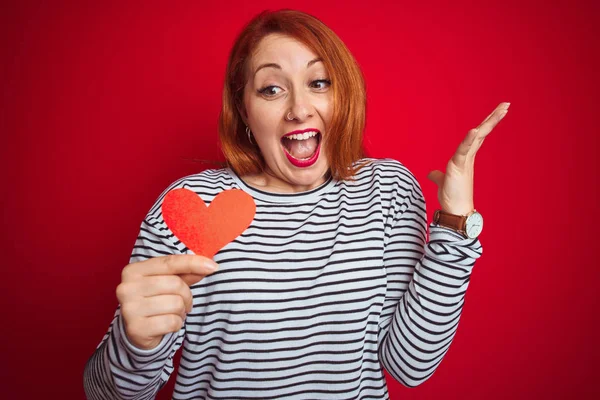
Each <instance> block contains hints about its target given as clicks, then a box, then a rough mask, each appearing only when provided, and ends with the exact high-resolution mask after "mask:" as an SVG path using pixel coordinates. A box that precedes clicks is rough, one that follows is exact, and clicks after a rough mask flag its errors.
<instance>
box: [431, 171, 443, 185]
mask: <svg viewBox="0 0 600 400" xmlns="http://www.w3.org/2000/svg"><path fill="white" fill-rule="evenodd" d="M427 179H429V180H430V181H432V182H433V183H435V184H436V185H437V186H438V187H441V186H442V183H443V182H444V173H443V172H442V171H438V170H435V171H431V172H430V173H429V174H428V175H427Z"/></svg>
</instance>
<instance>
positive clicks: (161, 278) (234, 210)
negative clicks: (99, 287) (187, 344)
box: [117, 189, 256, 349]
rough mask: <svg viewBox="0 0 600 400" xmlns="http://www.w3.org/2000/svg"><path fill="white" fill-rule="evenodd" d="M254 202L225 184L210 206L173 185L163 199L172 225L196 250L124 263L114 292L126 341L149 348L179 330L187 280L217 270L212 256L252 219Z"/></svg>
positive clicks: (188, 302)
mask: <svg viewBox="0 0 600 400" xmlns="http://www.w3.org/2000/svg"><path fill="white" fill-rule="evenodd" d="M255 212H256V205H255V204H254V200H253V199H252V197H251V196H250V195H248V194H247V193H245V192H243V191H241V190H226V191H223V192H221V193H220V194H219V195H218V196H216V197H215V198H214V199H213V201H212V203H211V205H210V207H206V204H205V203H204V201H202V199H201V198H200V196H198V194H196V193H194V192H193V191H191V190H188V189H174V190H171V191H170V192H169V193H167V195H166V196H165V198H164V199H163V204H162V214H163V218H164V220H165V222H166V224H167V226H168V227H169V229H171V231H172V232H173V233H174V234H175V236H177V238H178V239H179V240H181V241H182V242H183V244H185V246H186V247H187V248H188V249H189V250H191V251H193V252H194V253H195V254H197V255H188V254H184V255H171V256H165V257H155V258H152V259H149V260H146V261H141V262H137V263H133V264H129V265H128V266H126V267H125V268H124V269H123V273H122V277H121V284H120V285H119V286H118V287H117V298H118V299H119V303H120V304H121V315H122V316H123V321H124V323H125V333H126V335H127V338H128V339H129V341H130V342H131V343H132V344H133V345H134V346H136V347H138V348H140V349H153V348H155V347H156V346H158V344H159V343H160V341H161V340H162V338H163V336H164V335H166V334H167V333H169V332H178V331H179V330H180V329H181V327H182V326H183V323H184V321H185V318H186V313H189V312H190V311H191V310H192V305H193V302H192V291H191V289H190V286H191V285H193V284H195V283H197V282H199V281H201V280H202V279H203V278H204V277H206V276H207V275H209V274H212V273H213V272H214V271H216V270H217V264H216V263H215V262H214V261H213V260H212V257H213V256H214V255H215V254H216V253H217V252H218V251H219V250H220V249H221V248H222V247H223V246H225V245H226V244H227V243H229V242H230V241H232V240H233V239H235V238H236V237H237V236H239V235H240V234H241V233H242V232H243V231H244V230H245V229H246V228H247V227H248V226H249V225H250V223H251V222H252V220H253V219H254V215H255Z"/></svg>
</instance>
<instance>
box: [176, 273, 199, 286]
mask: <svg viewBox="0 0 600 400" xmlns="http://www.w3.org/2000/svg"><path fill="white" fill-rule="evenodd" d="M179 277H180V278H181V279H183V281H184V282H185V283H186V284H187V285H188V286H192V285H194V284H196V283H198V282H200V281H201V280H202V279H204V276H202V275H195V274H183V275H179Z"/></svg>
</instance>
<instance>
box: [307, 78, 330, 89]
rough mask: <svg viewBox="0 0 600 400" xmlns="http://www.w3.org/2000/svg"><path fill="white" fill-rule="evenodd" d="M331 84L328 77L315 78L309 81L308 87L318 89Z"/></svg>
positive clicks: (325, 87)
mask: <svg viewBox="0 0 600 400" xmlns="http://www.w3.org/2000/svg"><path fill="white" fill-rule="evenodd" d="M329 86H331V81H330V80H329V79H317V80H314V81H312V82H311V83H310V87H311V88H314V89H318V90H323V89H327V88H328V87H329Z"/></svg>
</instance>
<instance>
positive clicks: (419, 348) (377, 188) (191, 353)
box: [84, 159, 481, 400]
mask: <svg viewBox="0 0 600 400" xmlns="http://www.w3.org/2000/svg"><path fill="white" fill-rule="evenodd" d="M363 161H364V160H363ZM369 161H370V163H369V164H368V165H367V166H365V167H364V168H362V169H361V170H360V171H359V172H358V173H357V174H356V176H355V180H348V181H336V180H333V179H330V180H328V181H327V182H325V183H324V184H323V185H321V186H320V187H318V188H316V189H314V190H312V191H309V192H304V193H299V194H279V193H267V192H263V191H260V190H257V189H255V188H252V187H249V186H248V185H247V184H245V183H244V182H243V181H242V180H241V179H240V178H239V177H238V176H237V175H236V174H235V173H234V172H233V171H231V170H228V169H221V170H207V171H204V172H202V173H198V174H195V175H191V176H188V177H185V178H182V179H180V180H178V181H176V182H174V183H173V184H172V185H171V186H170V187H169V188H168V189H167V190H165V192H164V193H163V194H162V195H161V196H160V197H159V199H158V200H157V202H156V204H155V205H154V206H153V207H152V208H151V209H150V211H149V213H148V215H147V216H146V218H145V219H144V221H143V223H142V226H141V230H140V234H139V236H138V238H137V241H136V243H135V246H134V249H133V253H132V255H131V260H130V262H137V261H142V260H146V259H148V258H151V257H157V256H163V255H167V254H186V253H190V251H189V250H188V249H187V248H186V247H185V245H184V244H183V243H182V242H180V241H179V240H178V238H177V237H175V236H174V235H173V233H172V232H171V231H170V230H169V228H168V227H167V225H166V224H165V222H164V220H163V218H162V214H161V204H162V199H163V198H164V196H165V194H166V193H167V192H168V191H169V190H172V189H175V188H182V187H184V188H187V189H190V190H192V191H195V192H196V193H197V194H198V195H199V196H200V197H201V198H202V199H203V200H204V201H205V202H206V203H207V204H209V203H210V202H211V200H212V199H213V198H214V197H215V196H216V195H217V194H219V193H220V192H221V191H223V190H227V189H233V188H237V189H242V190H244V191H246V192H247V193H249V194H250V195H251V196H252V197H253V198H254V201H255V202H256V216H255V218H254V221H253V222H252V224H251V225H250V227H249V228H248V229H247V230H246V231H245V232H244V233H243V234H242V235H240V236H239V237H238V238H237V239H236V240H234V241H233V242H231V243H230V244H228V245H227V246H225V247H224V248H223V249H222V250H221V251H219V252H218V253H217V254H216V255H215V257H214V260H215V261H216V262H217V263H218V264H219V270H218V271H217V272H216V273H214V274H213V275H210V276H208V277H206V278H205V279H203V280H202V281H200V282H198V283H197V284H195V285H193V286H192V294H193V297H194V306H193V310H192V312H191V313H189V314H188V315H187V318H186V321H185V325H184V328H182V329H181V330H180V331H179V332H178V333H173V334H168V335H166V336H165V337H164V338H163V340H162V342H161V343H160V344H159V345H158V346H157V347H156V348H155V349H152V350H140V349H137V348H135V347H134V346H133V345H132V344H131V343H129V342H128V340H127V337H126V335H125V334H124V330H123V323H122V319H121V316H120V310H119V309H117V310H116V313H115V316H114V319H113V321H112V323H111V325H110V328H109V330H108V332H107V334H106V335H105V336H104V338H103V340H102V342H101V343H100V345H99V346H98V348H97V350H96V352H95V353H94V354H93V356H92V357H91V359H90V360H89V362H88V364H87V366H86V369H85V375H84V386H85V390H86V394H87V396H88V398H90V399H121V398H122V399H152V398H154V397H155V395H156V393H157V391H158V390H159V389H160V387H162V385H164V383H165V382H166V381H167V379H169V376H170V375H171V373H172V372H173V357H174V355H175V352H176V351H177V350H178V349H179V348H180V347H182V351H183V354H182V358H181V362H180V367H179V369H178V371H177V381H176V386H175V391H174V393H173V398H174V399H227V400H232V399H261V400H266V399H348V400H350V399H352V400H356V399H388V398H389V397H388V392H387V388H386V383H385V377H384V373H383V369H382V366H383V367H385V369H386V370H387V371H388V372H389V373H390V374H391V375H392V376H393V377H394V378H395V379H397V380H398V381H399V382H401V383H402V384H404V385H406V386H409V387H412V386H416V385H419V384H420V383H422V382H424V381H425V380H427V379H428V378H429V377H430V376H431V375H432V374H433V372H434V371H435V369H436V368H437V367H438V365H439V364H440V362H441V361H442V358H443V357H444V354H445V353H446V351H447V350H448V347H449V346H450V344H451V342H452V339H453V337H454V334H455V333H456V330H457V327H458V322H459V318H460V315H461V310H462V306H463V303H464V296H465V291H466V289H467V286H468V284H469V277H470V274H471V271H472V269H473V266H474V263H475V260H476V259H477V258H478V257H479V256H480V255H481V245H480V243H479V241H478V240H471V239H464V238H463V237H461V236H460V235H458V234H456V233H454V232H452V231H451V230H448V229H445V228H440V227H436V226H434V225H430V226H429V229H430V231H429V232H430V240H429V242H427V241H426V232H427V221H426V213H425V200H424V198H423V194H422V192H421V188H420V186H419V183H418V182H417V180H416V179H415V178H414V176H413V175H412V173H411V172H410V171H409V170H408V169H407V168H406V167H404V166H403V165H402V164H401V163H399V162H397V161H394V160H391V159H383V160H377V159H369ZM184 339H185V341H184ZM182 344H183V346H182Z"/></svg>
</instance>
